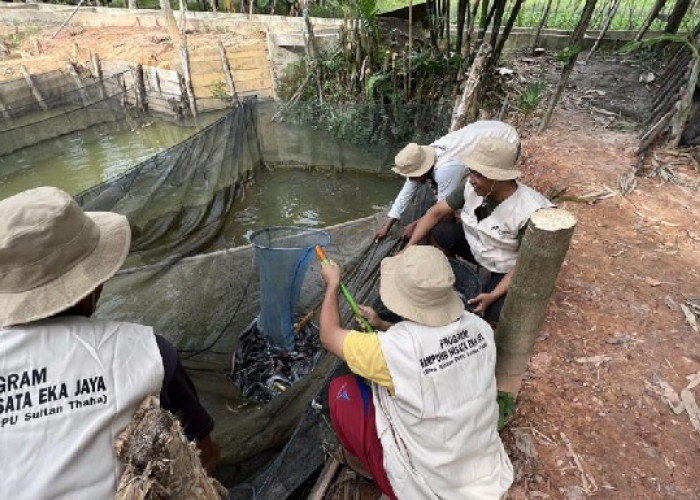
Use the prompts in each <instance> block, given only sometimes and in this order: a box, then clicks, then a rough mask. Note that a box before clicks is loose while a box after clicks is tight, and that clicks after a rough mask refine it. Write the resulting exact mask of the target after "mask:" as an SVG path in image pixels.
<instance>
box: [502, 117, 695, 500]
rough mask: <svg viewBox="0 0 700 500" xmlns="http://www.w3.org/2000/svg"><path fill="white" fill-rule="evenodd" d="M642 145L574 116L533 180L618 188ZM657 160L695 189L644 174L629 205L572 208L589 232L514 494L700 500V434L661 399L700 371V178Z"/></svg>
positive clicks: (577, 248) (558, 124)
mask: <svg viewBox="0 0 700 500" xmlns="http://www.w3.org/2000/svg"><path fill="white" fill-rule="evenodd" d="M634 146H635V136H634V135H632V134H629V133H620V132H611V131H607V130H604V129H601V128H600V127H599V125H598V123H597V121H596V120H594V119H593V118H592V117H591V115H590V114H589V113H586V112H583V111H578V110H563V112H560V113H559V114H558V116H557V119H556V121H555V124H554V126H553V128H552V129H550V130H549V131H547V132H545V133H544V134H542V135H537V136H532V137H530V138H526V139H525V141H524V151H525V152H526V155H527V158H526V162H525V165H526V166H525V170H526V176H525V180H526V182H528V183H530V184H532V185H534V186H537V187H538V188H539V189H540V190H542V191H543V192H547V191H548V189H549V188H550V187H555V188H559V189H561V188H564V187H567V188H568V190H567V194H572V195H584V194H587V193H591V192H601V191H605V190H606V189H607V188H608V187H609V188H612V189H615V188H616V187H617V184H618V177H619V176H620V175H622V174H624V173H626V172H629V171H630V170H631V169H633V168H634V166H635V164H636V161H637V158H636V156H634V154H633V148H634ZM653 162H654V163H657V162H658V163H661V164H671V165H672V166H673V167H674V168H676V169H677V171H678V173H679V175H680V176H681V177H680V179H681V182H683V183H685V184H687V186H680V185H677V184H674V183H668V182H663V181H661V180H659V179H651V178H640V179H638V187H637V188H636V189H635V190H634V191H633V192H632V193H631V194H630V195H628V196H627V197H624V198H623V197H621V196H614V197H611V198H608V199H605V200H601V201H599V202H597V203H595V204H585V203H574V202H567V201H564V202H560V203H559V206H561V207H563V208H566V209H567V210H570V211H572V212H573V213H575V214H576V216H577V217H578V219H579V223H578V226H577V230H576V233H575V235H574V238H573V242H572V247H571V249H570V251H569V254H568V256H567V259H566V261H565V264H564V267H563V269H562V272H561V274H560V276H559V279H558V284H557V288H556V292H555V295H554V298H553V300H552V302H551V303H550V306H549V309H548V312H547V316H546V319H545V323H544V325H543V328H542V334H541V337H540V339H539V341H538V343H537V345H536V347H535V354H534V357H533V359H532V363H531V369H530V373H529V377H528V378H529V379H528V380H527V381H526V382H525V384H524V388H523V391H522V393H521V395H520V399H519V402H518V410H517V417H516V419H515V420H514V421H513V422H512V424H511V426H510V428H509V430H508V431H507V432H506V437H507V439H508V440H509V443H510V448H511V449H512V451H513V458H514V462H515V464H516V470H517V473H518V477H517V481H516V487H515V488H513V490H512V492H511V494H510V498H513V499H520V498H562V497H564V498H571V499H573V498H583V496H584V494H585V493H595V494H596V496H597V497H602V498H675V499H679V498H698V497H699V496H700V479H699V478H700V476H699V475H698V471H697V464H698V459H699V458H700V451H699V447H700V434H698V433H697V432H696V431H695V430H694V429H693V428H692V426H691V424H690V421H689V418H688V415H687V414H686V413H683V414H680V415H675V414H674V413H673V412H672V411H671V409H670V407H669V405H668V404H666V403H665V402H664V400H663V399H662V397H661V396H660V393H662V392H663V391H662V390H661V389H660V385H661V384H662V383H663V382H662V381H665V382H666V383H668V384H670V386H671V387H672V388H673V389H674V390H675V391H676V392H680V390H681V389H683V388H684V387H685V386H686V385H687V384H688V377H689V376H692V375H693V374H696V373H697V372H699V371H700V333H697V332H695V331H693V330H692V329H691V327H690V326H689V324H688V323H687V321H686V320H685V318H684V315H683V313H682V311H681V310H680V304H683V303H685V301H686V300H688V299H691V298H698V297H700V273H699V270H700V252H698V249H699V248H700V190H698V186H699V185H700V175H699V174H698V172H696V171H694V169H693V165H694V164H693V161H692V160H691V159H690V158H688V157H685V156H680V157H679V156H674V155H673V154H667V153H666V154H665V153H664V152H663V151H660V152H658V153H657V154H656V158H655V159H653ZM648 163H650V162H648ZM695 165H696V164H695ZM685 176H687V177H685ZM694 394H695V397H696V399H698V400H700V390H698V389H695V391H694ZM516 441H517V443H518V445H517V446H516ZM530 445H532V446H530Z"/></svg>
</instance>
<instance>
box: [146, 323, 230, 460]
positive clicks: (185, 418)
mask: <svg viewBox="0 0 700 500" xmlns="http://www.w3.org/2000/svg"><path fill="white" fill-rule="evenodd" d="M156 343H157V345H158V349H159V351H160V356H161V358H162V360H163V372H164V373H163V386H162V388H161V391H160V404H161V407H162V408H164V409H166V410H168V411H170V412H172V413H173V414H174V415H175V416H177V418H178V420H180V423H181V424H182V429H183V431H184V433H185V436H187V439H189V440H191V441H194V442H195V443H196V445H197V448H198V449H199V451H200V460H201V462H202V465H203V466H204V468H205V469H206V471H207V472H208V473H211V472H212V471H213V470H214V469H215V468H216V465H217V464H218V463H219V460H220V452H219V446H218V445H217V444H216V442H214V440H213V439H212V438H211V432H212V431H213V430H214V419H212V417H211V416H210V415H209V413H208V412H207V410H206V409H204V407H203V406H202V404H201V402H200V401H199V396H198V395H197V390H196V389H195V387H194V384H193V383H192V380H191V379H190V377H189V376H188V375H187V372H185V369H184V367H183V366H182V362H181V361H180V355H179V354H178V352H177V350H176V349H175V347H174V346H173V345H172V344H171V343H170V342H169V341H167V340H166V339H165V338H164V337H161V336H160V335H156Z"/></svg>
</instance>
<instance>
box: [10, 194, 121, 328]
mask: <svg viewBox="0 0 700 500" xmlns="http://www.w3.org/2000/svg"><path fill="white" fill-rule="evenodd" d="M130 243H131V231H130V229H129V223H128V221H127V220H126V217H124V216H122V215H118V214H115V213H111V212H83V211H82V209H81V208H80V207H79V206H78V204H77V203H76V202H75V201H74V200H73V198H71V196H70V195H69V194H68V193H66V192H64V191H61V190H60V189H57V188H53V187H41V188H36V189H31V190H29V191H24V192H22V193H19V194H17V195H15V196H11V197H10V198H6V199H5V200H2V201H0V326H9V325H17V324H22V323H28V322H30V321H36V320H39V319H42V318H47V317H49V316H52V315H54V314H56V313H59V312H61V311H64V310H65V309H68V308H70V307H71V306H74V305H75V304H77V303H78V302H80V301H81V300H82V299H83V298H84V297H86V296H87V295H89V294H90V292H92V291H93V290H94V289H95V288H97V287H98V286H99V285H100V284H101V283H103V282H105V281H107V280H108V279H109V278H111V277H112V276H113V275H114V274H115V273H116V272H117V271H118V270H119V268H120V267H121V266H122V264H123V263H124V260H125V259H126V256H127V254H128V253H129V244H130Z"/></svg>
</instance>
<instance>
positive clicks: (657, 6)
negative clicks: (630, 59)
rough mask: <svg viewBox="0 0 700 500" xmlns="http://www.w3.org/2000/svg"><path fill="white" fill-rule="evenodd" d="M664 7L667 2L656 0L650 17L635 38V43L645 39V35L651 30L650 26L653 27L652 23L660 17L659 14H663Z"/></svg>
mask: <svg viewBox="0 0 700 500" xmlns="http://www.w3.org/2000/svg"><path fill="white" fill-rule="evenodd" d="M664 5H666V0H656V3H654V6H653V7H652V8H651V10H650V11H649V15H648V16H647V18H646V19H645V20H644V24H642V27H641V28H639V31H638V32H637V34H636V35H635V37H634V41H635V42H638V41H639V40H641V39H642V38H644V35H645V34H646V32H647V30H648V29H649V26H651V23H653V22H654V19H656V16H658V15H659V12H661V9H663V8H664Z"/></svg>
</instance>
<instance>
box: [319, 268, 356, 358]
mask: <svg viewBox="0 0 700 500" xmlns="http://www.w3.org/2000/svg"><path fill="white" fill-rule="evenodd" d="M321 276H322V277H323V281H325V282H326V292H325V294H324V295H323V302H322V303H321V315H320V319H319V323H320V330H321V331H320V335H321V345H322V346H323V347H324V349H326V350H327V351H328V352H330V353H332V354H334V355H335V356H337V357H338V358H340V359H342V360H343V361H345V356H344V355H343V340H344V339H345V336H346V335H347V334H348V332H349V330H346V329H344V328H343V327H342V326H341V324H340V310H339V308H338V290H339V288H340V268H339V267H338V264H336V263H335V262H333V261H330V262H323V263H322V264H321Z"/></svg>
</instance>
